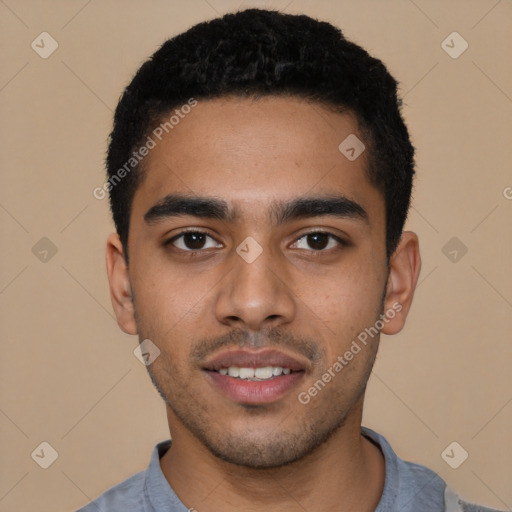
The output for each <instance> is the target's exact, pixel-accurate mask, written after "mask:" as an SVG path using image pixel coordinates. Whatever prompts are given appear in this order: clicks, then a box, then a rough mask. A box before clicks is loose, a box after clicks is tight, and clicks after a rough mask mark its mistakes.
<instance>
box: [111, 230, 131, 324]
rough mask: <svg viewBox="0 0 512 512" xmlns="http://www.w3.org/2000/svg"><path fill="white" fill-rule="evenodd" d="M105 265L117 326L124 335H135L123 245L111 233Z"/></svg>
mask: <svg viewBox="0 0 512 512" xmlns="http://www.w3.org/2000/svg"><path fill="white" fill-rule="evenodd" d="M106 263H107V274H108V281H109V287H110V299H111V301H112V307H113V308H114V313H115V315H116V318H117V324H118V325H119V327H120V328H121V329H122V330H123V331H124V332H125V333H127V334H137V325H136V322H135V309H134V305H133V298H132V290H131V285H130V278H129V275H128V267H127V265H126V261H125V258H124V251H123V245H122V243H121V240H120V238H119V235H118V234H117V233H112V234H111V235H110V236H109V237H108V239H107V254H106Z"/></svg>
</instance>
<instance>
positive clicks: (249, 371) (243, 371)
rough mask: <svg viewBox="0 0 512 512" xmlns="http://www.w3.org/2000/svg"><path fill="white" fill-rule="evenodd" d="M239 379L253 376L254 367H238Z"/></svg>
mask: <svg viewBox="0 0 512 512" xmlns="http://www.w3.org/2000/svg"><path fill="white" fill-rule="evenodd" d="M240 378H241V379H252V378H254V368H240Z"/></svg>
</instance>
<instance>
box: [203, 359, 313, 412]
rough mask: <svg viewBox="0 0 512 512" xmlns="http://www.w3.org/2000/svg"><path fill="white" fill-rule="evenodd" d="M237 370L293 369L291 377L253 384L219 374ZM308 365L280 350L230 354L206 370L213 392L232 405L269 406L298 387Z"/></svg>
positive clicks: (278, 377) (211, 363)
mask: <svg viewBox="0 0 512 512" xmlns="http://www.w3.org/2000/svg"><path fill="white" fill-rule="evenodd" d="M230 366H238V367H239V368H261V367H264V366H280V367H282V368H290V370H291V373H289V374H288V375H284V374H282V375H279V376H277V377H273V378H271V379H268V380H263V381H251V380H243V379H238V378H233V377H230V376H229V375H221V374H220V373H218V370H220V369H221V368H229V367H230ZM306 368H307V365H306V364H305V363H302V362H301V361H299V360H298V359H296V358H294V357H292V356H290V355H287V354H284V353H283V352H279V351H277V350H262V351H259V352H251V351H247V350H231V351H227V352H223V353H221V354H218V355H217V356H215V357H214V358H213V359H211V360H210V361H208V362H207V363H206V364H205V366H204V368H203V370H204V372H205V374H206V376H207V377H208V378H209V380H210V382H211V383H212V385H213V386H214V388H215V389H216V390H217V391H219V392H220V393H221V394H222V395H224V396H225V397H227V398H228V399H230V400H231V401H234V402H237V403H240V404H247V405H258V404H269V403H272V402H276V401H277V400H279V399H281V398H283V397H284V396H285V395H286V394H287V393H289V392H290V391H291V390H292V388H294V387H296V386H298V384H299V382H300V381H301V380H302V379H303V378H304V375H305V373H306Z"/></svg>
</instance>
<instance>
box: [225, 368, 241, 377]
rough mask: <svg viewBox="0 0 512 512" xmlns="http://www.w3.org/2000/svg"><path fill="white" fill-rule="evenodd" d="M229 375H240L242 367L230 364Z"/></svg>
mask: <svg viewBox="0 0 512 512" xmlns="http://www.w3.org/2000/svg"><path fill="white" fill-rule="evenodd" d="M228 375H229V376H230V377H239V376H240V368H238V366H230V367H229V368H228Z"/></svg>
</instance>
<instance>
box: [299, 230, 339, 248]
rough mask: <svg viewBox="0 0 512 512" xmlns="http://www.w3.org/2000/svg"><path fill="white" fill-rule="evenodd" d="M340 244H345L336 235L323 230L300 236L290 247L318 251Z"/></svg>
mask: <svg viewBox="0 0 512 512" xmlns="http://www.w3.org/2000/svg"><path fill="white" fill-rule="evenodd" d="M340 245H342V246H343V245H345V242H344V241H343V240H342V239H341V238H339V237H337V236H336V235H333V234H332V233H327V232H324V231H315V232H312V233H307V234H306V235H303V236H301V237H300V238H299V239H298V240H297V241H296V242H295V243H294V244H293V246H292V247H293V248H297V249H306V250H313V251H317V252H320V251H325V250H328V249H332V248H334V247H337V246H340Z"/></svg>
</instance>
